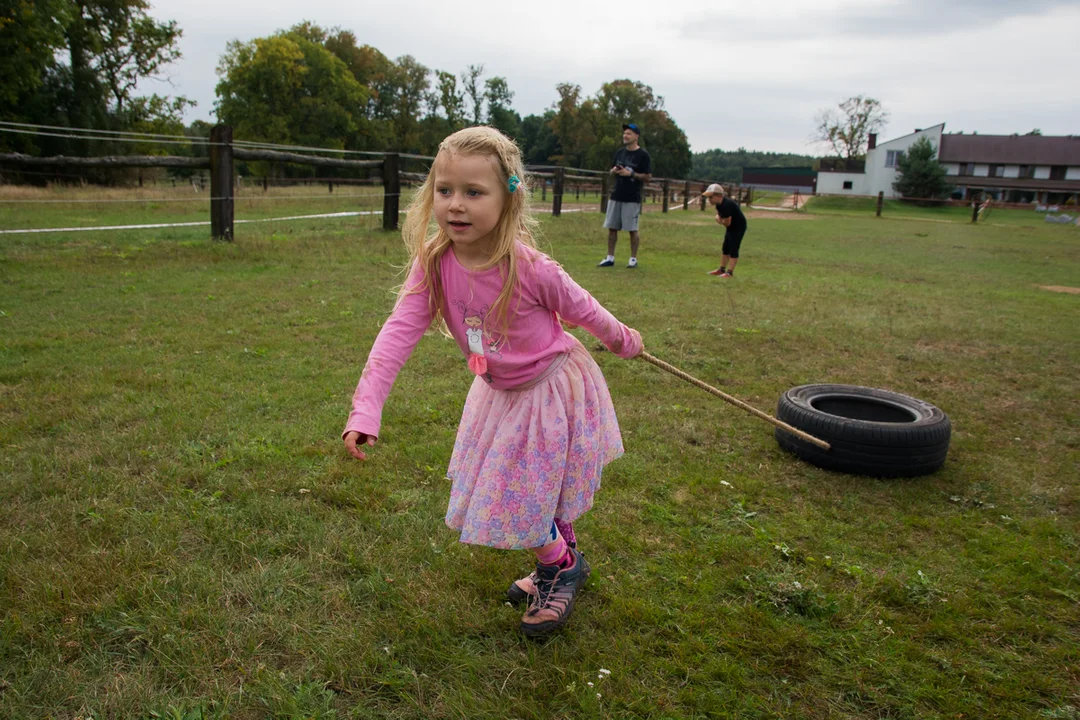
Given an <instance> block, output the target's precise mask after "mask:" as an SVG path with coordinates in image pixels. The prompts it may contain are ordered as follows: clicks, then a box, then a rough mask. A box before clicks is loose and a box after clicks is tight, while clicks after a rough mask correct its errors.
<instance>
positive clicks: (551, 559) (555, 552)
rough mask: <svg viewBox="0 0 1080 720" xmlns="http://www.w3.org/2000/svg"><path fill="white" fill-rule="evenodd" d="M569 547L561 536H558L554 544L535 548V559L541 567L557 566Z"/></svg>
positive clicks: (550, 543)
mask: <svg viewBox="0 0 1080 720" xmlns="http://www.w3.org/2000/svg"><path fill="white" fill-rule="evenodd" d="M569 549H570V548H569V546H568V545H567V544H566V541H565V540H563V537H562V535H559V537H557V538H556V539H555V540H554V542H549V543H548V544H547V545H545V546H544V547H539V548H536V550H535V551H534V552H535V553H536V559H537V560H538V561H539V562H540V564H541V565H558V564H560V563H559V561H560V560H562V559H563V556H564V555H566V553H567V551H568V550H569Z"/></svg>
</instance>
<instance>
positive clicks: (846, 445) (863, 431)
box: [776, 385, 952, 477]
mask: <svg viewBox="0 0 1080 720" xmlns="http://www.w3.org/2000/svg"><path fill="white" fill-rule="evenodd" d="M815 404H821V405H826V406H828V407H829V408H834V407H836V406H838V405H844V407H845V409H846V408H849V407H850V409H851V410H850V412H851V414H854V415H859V414H864V415H873V416H875V417H879V416H880V417H888V418H889V419H888V420H879V419H859V418H857V417H851V416H849V415H841V414H833V413H832V412H829V411H827V410H825V409H819V408H818V407H815ZM845 404H846V405H845ZM776 417H777V419H779V420H783V421H784V422H786V423H787V424H788V425H791V426H792V427H796V428H798V429H799V430H802V431H804V432H807V433H809V434H811V435H813V436H815V437H818V438H821V439H822V440H824V441H826V442H827V443H829V444H830V445H832V449H831V450H822V449H821V448H819V447H818V446H816V445H814V444H813V443H809V442H807V441H805V440H801V439H799V438H798V437H796V436H794V435H792V434H791V433H789V432H787V431H786V430H781V429H780V428H777V429H776V442H777V443H779V444H780V447H782V448H783V449H785V450H787V451H789V452H792V453H794V454H795V455H797V456H798V457H800V458H801V459H803V460H806V461H807V462H809V463H811V464H812V465H817V466H818V467H821V468H825V469H826V470H836V471H838V472H844V473H853V474H855V475H869V476H871V477H917V476H919V475H929V474H930V473H932V472H935V471H936V470H938V469H939V468H941V466H942V465H944V464H945V458H946V456H947V455H948V452H949V440H950V438H951V436H952V424H951V423H950V422H949V418H948V416H946V415H945V413H943V412H942V411H941V410H940V409H938V408H937V407H935V406H933V405H931V404H930V403H928V402H924V401H922V400H917V399H916V398H913V397H909V396H908V395H901V394H900V393H895V392H891V391H889V390H878V389H875V388H867V387H860V386H858V385H800V386H799V387H794V388H791V389H790V390H788V391H787V392H785V393H784V394H782V395H781V396H780V401H779V402H778V403H777V406H776ZM909 417H910V420H908V419H907V418H909Z"/></svg>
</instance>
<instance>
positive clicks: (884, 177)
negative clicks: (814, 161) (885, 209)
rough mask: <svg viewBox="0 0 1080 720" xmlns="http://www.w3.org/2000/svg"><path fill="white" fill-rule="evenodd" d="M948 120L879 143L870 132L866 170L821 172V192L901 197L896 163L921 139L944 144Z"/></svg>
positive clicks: (827, 193)
mask: <svg viewBox="0 0 1080 720" xmlns="http://www.w3.org/2000/svg"><path fill="white" fill-rule="evenodd" d="M944 130H945V123H941V124H940V125H934V126H933V127H929V128H926V129H918V130H916V131H915V132H913V133H911V134H910V135H904V136H903V137H898V138H894V139H892V140H889V141H888V142H883V143H881V144H880V145H878V144H877V134H876V133H871V134H870V142H869V147H867V149H866V169H865V170H864V171H863V172H831V171H825V170H822V171H820V172H818V182H817V191H818V194H819V195H877V194H878V193H879V192H884V193H885V197H897V195H898V193H897V192H896V191H895V190H893V183H894V182H895V181H896V177H897V172H896V162H897V160H898V159H899V158H900V157H902V156H903V154H904V151H905V150H907V149H908V148H909V147H911V146H912V145H914V144H915V142H916V141H917V140H918V139H919V138H921V137H925V138H929V139H930V142H931V144H933V146H934V147H935V148H940V147H941V137H942V133H943V132H944Z"/></svg>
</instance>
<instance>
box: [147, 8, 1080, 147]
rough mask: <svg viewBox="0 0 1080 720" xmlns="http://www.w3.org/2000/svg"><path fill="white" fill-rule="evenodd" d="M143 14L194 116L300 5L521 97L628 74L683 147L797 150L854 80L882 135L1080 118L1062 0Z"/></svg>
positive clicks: (327, 22) (535, 98) (1077, 16)
mask: <svg viewBox="0 0 1080 720" xmlns="http://www.w3.org/2000/svg"><path fill="white" fill-rule="evenodd" d="M153 14H154V15H155V16H156V17H159V18H163V19H175V20H177V21H178V22H179V24H180V27H181V28H182V29H183V30H184V38H183V40H182V45H181V47H182V51H183V53H184V58H183V60H181V61H180V62H179V63H177V65H175V66H174V67H173V68H172V69H171V71H170V74H171V76H172V78H173V80H174V82H175V84H176V89H175V91H174V92H176V93H178V94H186V95H188V96H189V97H192V98H193V99H196V100H198V101H199V108H198V110H197V111H196V112H195V113H194V114H193V116H194V117H203V118H208V117H209V115H210V114H211V112H212V108H213V100H214V86H215V84H216V82H217V77H216V75H215V74H214V68H215V67H216V65H217V61H218V58H219V56H220V55H221V53H222V52H223V51H224V49H225V43H226V42H227V41H228V40H231V39H240V40H248V39H251V38H253V37H260V36H264V35H267V34H269V33H272V32H274V31H276V30H279V29H283V28H287V27H289V26H291V25H294V24H296V23H298V22H300V21H302V20H310V21H312V22H315V23H318V24H319V25H322V26H324V27H333V26H335V25H337V26H341V27H343V28H346V29H349V30H352V31H353V32H354V33H355V34H356V36H357V39H358V41H359V42H360V43H367V44H370V45H374V46H375V47H377V48H379V49H380V50H381V51H383V52H384V53H385V54H386V55H388V56H390V57H397V56H400V55H404V54H409V55H413V56H414V57H415V58H416V59H417V60H418V61H420V62H421V63H423V64H425V65H427V66H428V67H431V68H439V69H445V70H449V71H452V72H460V71H461V70H463V69H464V68H465V67H466V66H467V65H469V64H477V63H482V64H484V65H485V66H486V69H487V72H488V74H492V75H504V76H506V78H507V80H508V81H509V83H510V87H511V89H512V90H513V91H514V92H515V93H516V97H515V101H514V105H515V107H516V109H517V110H518V111H519V112H521V113H522V114H523V115H525V114H530V113H539V112H542V111H543V110H544V109H545V108H547V107H548V106H550V105H551V103H552V102H553V101H554V100H555V85H556V83H559V82H564V81H568V82H574V83H577V84H579V85H581V87H582V89H583V90H584V91H585V92H586V93H589V94H591V93H593V92H595V91H596V89H597V88H598V87H599V85H600V84H601V83H602V82H605V81H608V80H612V79H615V78H622V77H629V78H633V79H635V80H641V81H642V82H645V83H647V84H649V85H651V86H652V87H653V89H654V90H655V91H656V92H657V93H658V94H660V95H662V96H664V98H665V100H666V104H667V108H668V110H669V111H670V112H671V113H672V115H673V116H674V117H675V120H676V121H677V122H678V123H679V125H680V126H681V127H682V128H683V129H684V130H685V131H686V132H687V134H688V136H689V137H690V142H691V145H692V147H693V149H694V150H705V149H708V148H712V147H724V148H736V147H738V146H740V145H741V146H745V147H748V148H754V149H761V150H777V151H790V152H807V151H808V150H809V148H808V147H807V145H806V139H807V137H808V136H809V134H810V132H811V130H812V126H813V117H814V114H815V113H816V112H817V110H819V109H821V108H824V107H828V106H831V105H834V104H835V103H836V102H837V101H838V100H840V99H842V98H843V97H846V96H848V95H852V94H857V93H863V94H867V95H871V96H873V97H876V98H878V99H880V100H882V102H883V103H884V104H885V106H886V108H887V109H888V110H889V111H890V112H891V114H892V122H891V123H890V127H889V128H888V129H887V130H886V132H885V136H886V137H890V136H892V135H893V134H896V135H900V134H903V133H906V132H910V131H911V130H912V129H914V128H915V127H924V126H927V125H931V124H933V123H937V122H941V121H945V122H947V123H948V129H949V130H959V129H964V130H968V131H970V130H973V129H974V130H979V131H980V132H984V133H992V132H993V133H997V132H1000V133H1006V132H1014V131H1020V132H1024V131H1027V130H1030V129H1031V128H1032V127H1040V128H1042V130H1043V132H1044V133H1047V134H1069V133H1076V132H1080V122H1077V120H1076V119H1075V118H1080V90H1078V88H1077V85H1076V83H1075V82H1074V81H1073V78H1074V77H1075V68H1077V67H1080V42H1078V37H1080V2H1077V1H1075V0H1070V1H1068V2H1062V1H1055V0H1026V1H1025V2H1022V3H1021V2H1014V1H1013V0H950V1H949V2H942V0H895V1H894V0H890V1H888V2H877V3H868V2H865V1H856V0H818V1H816V2H814V3H807V2H805V0H802V1H796V0H774V1H773V2H770V3H768V4H765V3H746V2H738V3H736V2H714V3H712V4H710V5H708V6H700V5H698V6H687V5H679V6H673V7H664V6H663V5H662V4H660V3H656V2H655V0H627V1H626V2H621V3H619V4H614V3H606V2H598V1H597V0H579V1H578V2H565V1H563V0H559V1H555V2H547V3H514V2H510V3H507V2H502V1H500V2H496V1H495V0H476V1H475V2H471V3H468V4H465V3H460V2H457V3H449V2H431V1H429V0H414V2H409V3H394V4H392V5H391V4H383V3H378V4H376V3H374V2H360V3H341V2H340V1H337V0H335V1H334V2H331V1H330V0H307V1H306V2H304V3H302V4H297V3H291V2H290V3H286V2H279V1H276V0H261V2H255V1H254V0H228V1H226V2H209V1H208V0H157V2H155V4H154V9H153ZM222 28H228V31H227V32H225V33H223V32H222Z"/></svg>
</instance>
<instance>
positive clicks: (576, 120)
mask: <svg viewBox="0 0 1080 720" xmlns="http://www.w3.org/2000/svg"><path fill="white" fill-rule="evenodd" d="M555 91H556V92H558V93H559V99H558V100H556V101H555V104H554V105H553V106H552V109H553V110H554V111H555V112H554V116H553V117H552V118H551V121H550V127H551V132H552V134H554V135H555V138H556V140H557V142H558V145H557V147H556V152H555V153H553V154H552V155H551V157H549V158H548V161H553V162H555V163H557V164H559V165H567V166H570V167H581V166H582V165H584V164H585V155H586V153H587V152H588V151H589V147H590V145H591V144H592V143H593V142H594V140H595V139H596V138H595V136H594V134H593V133H594V132H595V129H594V128H595V122H594V118H593V116H592V111H593V109H594V106H593V103H591V102H588V101H584V100H582V97H581V86H580V85H574V84H573V83H559V84H558V85H556V86H555Z"/></svg>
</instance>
